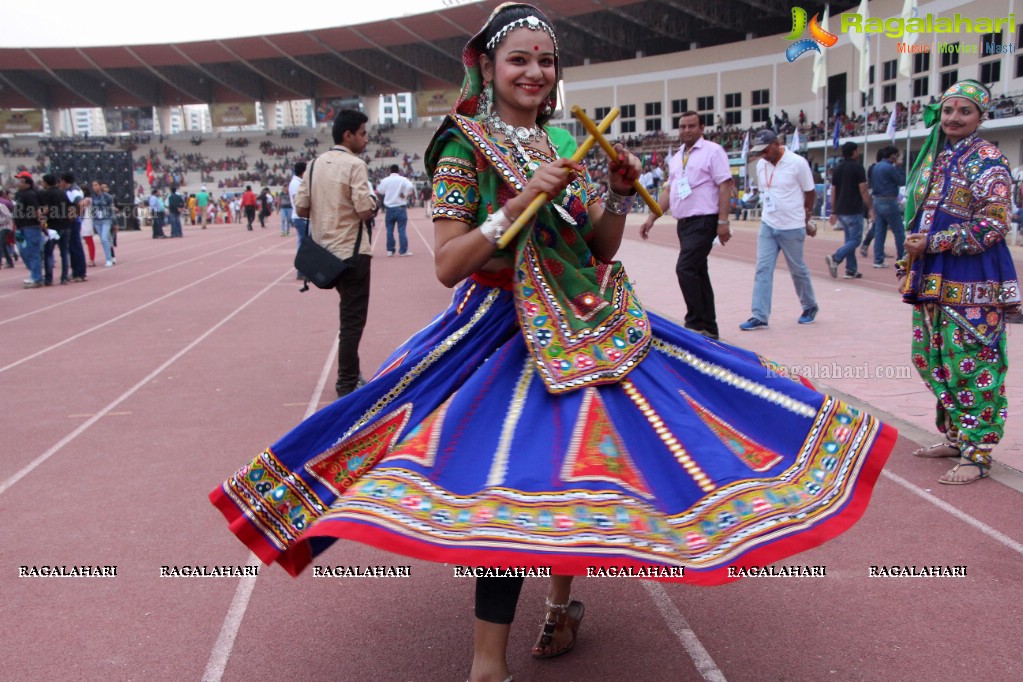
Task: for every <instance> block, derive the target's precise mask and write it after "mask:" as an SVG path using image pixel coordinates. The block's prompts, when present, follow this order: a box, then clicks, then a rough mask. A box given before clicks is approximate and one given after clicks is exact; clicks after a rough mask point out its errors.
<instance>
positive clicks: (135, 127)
mask: <svg viewBox="0 0 1023 682" xmlns="http://www.w3.org/2000/svg"><path fill="white" fill-rule="evenodd" d="M103 121H104V122H105V123H106V125H107V132H108V133H135V132H146V133H151V132H153V108H152V107H116V108H105V109H103Z"/></svg>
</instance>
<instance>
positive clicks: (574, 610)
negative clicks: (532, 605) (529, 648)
mask: <svg viewBox="0 0 1023 682" xmlns="http://www.w3.org/2000/svg"><path fill="white" fill-rule="evenodd" d="M544 602H545V603H546V605H547V615H546V616H545V617H544V622H543V629H542V630H541V631H540V637H539V638H537V640H536V644H534V645H533V657H534V658H554V657H555V656H561V655H562V654H567V653H568V652H569V651H571V650H572V647H574V646H575V641H576V635H577V634H578V632H579V624H580V623H582V620H583V615H584V614H585V613H586V607H585V606H583V603H582V602H581V601H568V602H565V603H564V604H552V603H551V600H550V599H545V600H544ZM565 630H568V631H570V632H571V633H572V639H571V640H570V641H569V642H568V644H567V645H565V646H563V647H562V648H560V649H552V645H553V643H554V635H555V634H556V633H559V632H563V631H565Z"/></svg>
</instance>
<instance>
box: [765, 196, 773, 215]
mask: <svg viewBox="0 0 1023 682" xmlns="http://www.w3.org/2000/svg"><path fill="white" fill-rule="evenodd" d="M764 210H765V211H773V210H774V196H773V195H771V194H769V193H767V192H765V193H764Z"/></svg>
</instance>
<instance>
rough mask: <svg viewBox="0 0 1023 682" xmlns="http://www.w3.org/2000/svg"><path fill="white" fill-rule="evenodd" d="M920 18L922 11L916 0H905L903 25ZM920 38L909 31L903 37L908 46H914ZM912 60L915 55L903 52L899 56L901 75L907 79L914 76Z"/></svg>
mask: <svg viewBox="0 0 1023 682" xmlns="http://www.w3.org/2000/svg"><path fill="white" fill-rule="evenodd" d="M919 16H920V10H918V9H917V7H916V0H905V2H904V3H903V5H902V22H903V24H902V25H903V26H906V25H907V24H906V22H908V21H909V20H910V19H915V18H917V17H919ZM919 36H920V34H919V33H910V32H909V31H906V34H905V35H903V36H902V42H904V43H905V44H906V45H913V44H915V43H916V41H917V38H918V37H919ZM912 58H913V55H912V54H910V53H909V52H903V53H902V54H900V55H899V73H901V74H902V75H903V76H906V77H907V78H908V77H909V76H910V75H912V71H913V66H912V61H911V60H912Z"/></svg>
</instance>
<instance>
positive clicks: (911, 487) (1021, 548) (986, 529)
mask: <svg viewBox="0 0 1023 682" xmlns="http://www.w3.org/2000/svg"><path fill="white" fill-rule="evenodd" d="M881 474H882V475H883V476H884V477H885V478H889V479H891V480H893V481H895V482H896V483H898V484H899V485H901V486H902V487H903V488H905V489H906V490H908V491H909V492H911V493H913V494H914V495H918V496H920V497H922V498H923V499H925V500H927V501H928V502H930V503H931V504H933V505H934V506H935V507H937V508H938V509H941V510H942V511H945V512H948V513H949V514H951V515H952V516H954V517H956V518H957V519H959V520H960V521H962V522H963V523H965V524H967V525H970V526H973V527H974V528H976V529H977V530H979V531H980V532H981V533H983V534H984V535H987V536H988V537H989V538H991V539H992V540H995V541H996V542H998V543H1000V544H1002V545H1003V546H1005V547H1007V548H1009V549H1011V550H1012V551H1014V552H1016V553H1018V554H1023V544H1021V543H1019V542H1016V541H1015V540H1013V539H1012V538H1010V537H1009V536H1008V535H1006V534H1005V533H1003V532H1001V531H999V530H996V529H995V528H992V527H991V526H989V525H987V524H986V523H984V522H983V521H981V520H980V519H977V518H974V517H972V516H970V515H969V514H967V513H966V512H964V511H963V510H961V509H959V508H958V507H953V506H952V505H951V504H949V503H948V502H945V501H944V500H942V499H940V498H938V497H935V496H934V495H932V494H931V493H929V492H927V491H926V490H924V489H923V488H921V487H920V486H918V485H916V484H915V483H911V482H909V481H907V480H906V479H904V478H902V477H901V476H899V475H898V474H893V473H892V472H890V471H888V470H887V469H885V470H884V471H882V472H881Z"/></svg>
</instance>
